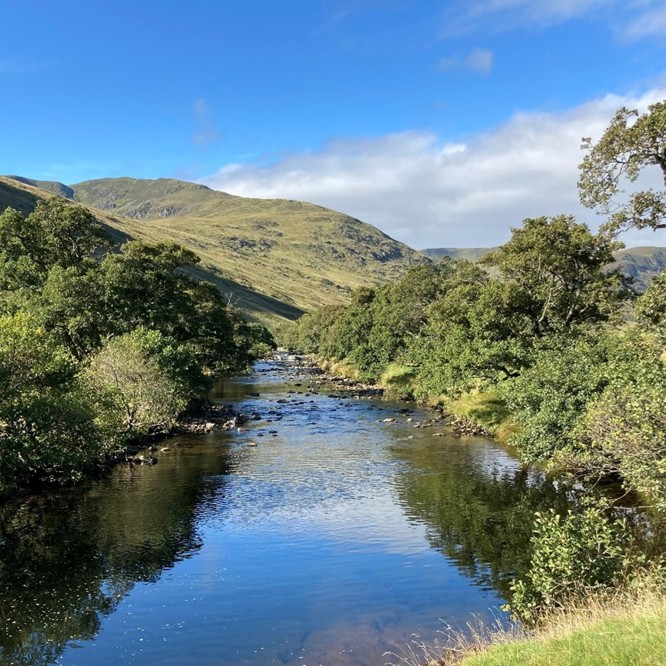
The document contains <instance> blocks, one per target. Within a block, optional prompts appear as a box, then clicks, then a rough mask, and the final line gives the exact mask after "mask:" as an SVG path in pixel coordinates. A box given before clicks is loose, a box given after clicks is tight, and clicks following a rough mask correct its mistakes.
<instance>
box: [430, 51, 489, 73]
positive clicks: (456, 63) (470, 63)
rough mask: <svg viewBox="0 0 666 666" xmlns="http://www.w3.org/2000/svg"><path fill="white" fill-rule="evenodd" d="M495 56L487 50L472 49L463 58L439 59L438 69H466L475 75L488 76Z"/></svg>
mask: <svg viewBox="0 0 666 666" xmlns="http://www.w3.org/2000/svg"><path fill="white" fill-rule="evenodd" d="M494 60H495V56H494V54H493V52H492V51H491V50H489V49H479V48H476V49H473V50H472V51H470V52H469V53H468V54H467V55H465V56H462V57H460V56H448V57H446V58H441V59H440V61H439V63H438V67H439V69H440V70H441V71H450V70H455V69H467V70H470V71H472V72H475V73H476V74H484V75H488V74H490V72H491V71H492V69H493V64H494Z"/></svg>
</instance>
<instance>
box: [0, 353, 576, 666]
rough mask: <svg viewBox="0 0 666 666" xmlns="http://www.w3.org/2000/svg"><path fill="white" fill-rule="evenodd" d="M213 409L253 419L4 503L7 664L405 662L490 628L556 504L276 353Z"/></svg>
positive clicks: (477, 443) (1, 640)
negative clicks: (411, 652) (150, 461)
mask: <svg viewBox="0 0 666 666" xmlns="http://www.w3.org/2000/svg"><path fill="white" fill-rule="evenodd" d="M216 400H217V401H219V402H221V403H224V404H228V405H233V406H234V408H235V409H236V410H237V411H242V412H245V413H247V414H250V413H252V412H257V413H258V414H259V416H260V417H261V419H260V420H256V421H251V422H249V423H248V424H247V425H246V426H244V429H243V430H242V431H241V432H238V431H236V430H234V431H230V432H225V431H222V430H216V431H214V432H211V433H208V434H204V435H188V436H180V437H176V438H172V439H170V440H167V441H166V442H164V443H162V444H161V446H162V447H163V448H166V449H168V450H165V451H162V452H160V453H158V454H157V455H158V457H159V463H158V464H157V465H154V466H128V465H120V466H118V467H117V468H116V469H115V470H114V471H113V473H112V474H111V475H110V476H109V477H108V478H105V479H102V480H99V481H96V482H94V483H92V484H89V485H88V486H87V487H85V488H76V489H67V490H63V491H58V492H54V493H49V494H45V495H41V496H35V497H29V498H22V499H20V500H16V501H12V502H8V503H5V504H3V505H0V530H1V531H0V663H2V664H26V665H27V664H30V665H33V664H63V665H65V664H66V665H72V666H73V665H81V666H83V665H93V664H94V665H95V666H104V665H107V664H108V665H109V666H110V665H112V664H113V665H114V666H115V665H116V664H136V665H160V666H162V665H165V664H178V665H196V666H203V665H211V666H212V665H225V666H236V665H240V664H249V665H256V666H258V665H260V664H261V665H262V666H265V665H267V664H298V665H302V666H317V665H319V664H322V665H324V666H365V665H368V666H369V665H373V666H375V665H379V664H386V663H399V656H397V655H401V654H403V651H404V650H405V649H406V646H408V645H410V644H412V645H414V644H415V643H418V642H420V641H421V640H425V641H428V642H434V641H436V640H439V641H440V642H441V641H442V640H443V634H442V632H443V630H444V628H445V626H446V625H447V624H448V625H452V626H457V627H464V626H465V624H466V623H467V622H468V621H469V620H470V619H471V617H472V615H476V616H478V617H480V618H482V619H485V620H492V619H493V618H496V619H499V620H500V621H501V620H502V619H503V618H504V617H505V616H504V614H503V613H502V611H501V610H500V606H501V604H502V603H503V602H504V601H505V598H506V594H507V590H508V583H509V581H510V579H511V576H512V575H513V574H514V573H515V572H518V573H520V572H521V571H522V570H524V568H525V567H526V564H527V563H526V561H525V557H526V546H527V543H528V540H529V536H530V531H531V525H532V522H531V521H532V513H533V511H535V510H537V509H544V508H546V507H548V506H556V505H560V506H561V505H563V504H564V503H565V502H566V497H565V493H564V491H563V490H562V489H561V488H559V489H558V487H557V484H553V483H551V482H550V481H549V480H548V479H546V478H545V477H544V476H543V475H542V474H539V473H536V472H529V471H527V470H525V469H524V468H523V467H522V466H521V465H520V464H519V463H518V462H517V461H516V460H515V459H514V458H512V457H511V456H510V454H509V453H507V451H506V450H504V449H503V448H501V447H499V446H497V445H496V444H494V443H492V442H491V441H488V440H486V439H483V438H463V439H459V438H456V437H454V436H453V434H452V433H451V432H450V431H447V429H446V428H445V427H444V426H443V424H442V423H441V422H438V421H436V420H435V421H434V422H430V420H431V419H433V417H434V416H435V414H434V413H432V412H423V411H421V410H419V409H415V408H414V407H413V405H404V404H400V403H392V402H385V401H379V400H372V399H362V398H352V397H351V396H350V395H347V394H345V393H339V392H338V393H336V392H333V391H332V390H331V389H330V388H329V387H326V386H321V385H320V384H319V383H318V377H317V375H315V374H313V373H312V371H310V370H308V369H305V368H300V367H297V366H295V365H294V364H293V363H292V362H291V361H289V360H288V359H276V360H274V361H270V362H264V363H259V364H258V365H257V366H256V368H255V372H253V373H252V374H251V375H248V376H246V377H241V378H238V379H235V380H232V381H230V382H227V383H226V384H225V385H224V388H223V390H222V391H221V392H220V393H218V395H217V397H216ZM406 410H410V411H406ZM424 423H425V424H427V425H428V427H420V426H421V425H422V424H424Z"/></svg>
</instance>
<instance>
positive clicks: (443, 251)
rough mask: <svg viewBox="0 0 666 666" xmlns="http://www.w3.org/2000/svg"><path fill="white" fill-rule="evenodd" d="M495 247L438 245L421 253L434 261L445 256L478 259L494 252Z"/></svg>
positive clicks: (470, 259)
mask: <svg viewBox="0 0 666 666" xmlns="http://www.w3.org/2000/svg"><path fill="white" fill-rule="evenodd" d="M495 249H496V248H494V247H437V248H430V249H427V250H421V253H422V254H425V256H426V257H428V258H430V259H432V260H433V261H440V260H441V259H442V258H444V257H451V259H468V260H469V261H478V260H479V259H481V257H482V256H483V255H484V254H487V253H488V252H492V251H493V250H495Z"/></svg>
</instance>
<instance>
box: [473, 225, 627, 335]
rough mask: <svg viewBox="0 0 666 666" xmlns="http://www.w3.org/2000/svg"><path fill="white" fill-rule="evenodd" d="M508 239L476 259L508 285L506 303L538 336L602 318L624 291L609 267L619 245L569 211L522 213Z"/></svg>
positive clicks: (624, 282)
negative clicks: (510, 290) (548, 214)
mask: <svg viewBox="0 0 666 666" xmlns="http://www.w3.org/2000/svg"><path fill="white" fill-rule="evenodd" d="M512 231H513V233H512V235H511V239H510V240H509V241H508V242H507V243H505V244H504V245H502V246H501V247H500V248H499V249H498V250H496V251H495V252H492V253H490V254H488V255H486V256H485V257H484V258H483V259H482V260H481V263H482V264H485V265H486V266H492V267H494V268H497V269H498V270H499V272H500V275H501V277H502V278H503V279H504V280H505V281H507V282H508V283H510V284H511V285H512V286H513V293H512V294H511V296H510V306H511V307H512V308H513V310H514V312H515V315H516V316H517V317H522V318H523V319H524V321H525V324H526V329H525V333H526V334H527V335H531V336H534V337H536V338H541V337H543V336H544V335H547V334H549V333H553V332H559V331H562V330H567V329H570V328H571V327H572V326H575V325H577V324H581V323H590V322H599V321H606V320H607V319H608V318H609V317H610V316H611V315H612V314H613V313H614V312H615V311H616V309H617V305H618V303H619V302H620V301H622V300H624V299H625V298H627V297H628V296H629V292H628V290H627V286H628V285H627V280H626V278H624V277H623V276H622V275H621V274H620V273H619V272H618V271H608V270H606V266H607V265H608V264H610V263H612V262H613V260H614V259H613V251H614V250H616V249H619V248H620V247H622V245H621V244H620V243H617V242H613V241H611V240H610V239H608V238H606V237H605V236H600V235H596V236H595V235H594V234H592V233H591V232H590V230H589V229H588V227H587V225H585V224H580V223H577V222H576V221H575V220H574V218H573V217H572V216H571V215H556V216H555V217H538V218H535V219H527V220H525V221H524V222H523V226H522V228H519V229H513V230H512Z"/></svg>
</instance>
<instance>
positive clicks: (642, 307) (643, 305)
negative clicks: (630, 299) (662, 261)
mask: <svg viewBox="0 0 666 666" xmlns="http://www.w3.org/2000/svg"><path fill="white" fill-rule="evenodd" d="M636 318H637V319H638V322H639V323H640V324H641V325H643V326H644V327H646V328H650V329H652V330H654V331H655V332H657V333H658V334H659V335H661V337H662V338H666V271H664V272H663V273H661V274H660V275H658V276H656V277H655V278H654V279H653V280H652V282H651V283H650V286H649V287H648V288H647V289H646V291H645V293H644V294H643V295H642V296H641V297H640V298H639V299H638V300H637V302H636Z"/></svg>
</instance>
